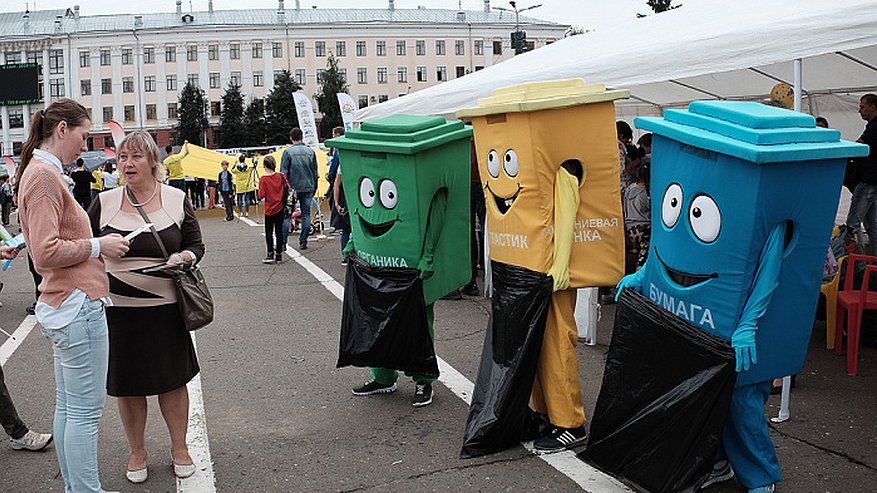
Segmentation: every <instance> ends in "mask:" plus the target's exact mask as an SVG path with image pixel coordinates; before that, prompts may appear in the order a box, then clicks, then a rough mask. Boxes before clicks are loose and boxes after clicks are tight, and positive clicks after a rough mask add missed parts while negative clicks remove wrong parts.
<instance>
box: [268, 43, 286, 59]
mask: <svg viewBox="0 0 877 493" xmlns="http://www.w3.org/2000/svg"><path fill="white" fill-rule="evenodd" d="M271 56H272V57H274V58H283V43H271Z"/></svg>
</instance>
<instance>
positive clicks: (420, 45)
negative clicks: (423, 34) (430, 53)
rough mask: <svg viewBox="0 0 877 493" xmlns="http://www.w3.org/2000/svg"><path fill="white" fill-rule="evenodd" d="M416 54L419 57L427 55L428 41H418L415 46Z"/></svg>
mask: <svg viewBox="0 0 877 493" xmlns="http://www.w3.org/2000/svg"><path fill="white" fill-rule="evenodd" d="M414 53H415V54H416V55H417V56H423V55H426V41H424V40H422V39H418V40H417V41H415V44H414Z"/></svg>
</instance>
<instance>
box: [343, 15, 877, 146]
mask: <svg viewBox="0 0 877 493" xmlns="http://www.w3.org/2000/svg"><path fill="white" fill-rule="evenodd" d="M797 58H802V59H803V74H804V76H803V89H804V100H803V106H802V108H803V109H804V111H806V112H808V113H811V114H813V115H822V116H825V117H826V118H828V120H829V123H830V125H831V126H832V127H833V128H838V129H840V130H841V131H842V133H843V134H844V138H847V139H851V140H855V139H856V138H858V136H859V134H860V133H861V131H862V128H863V122H862V121H861V119H860V118H859V116H858V114H857V113H856V110H857V107H858V98H859V96H860V95H861V94H863V93H866V92H877V0H835V1H825V0H774V1H770V2H765V1H764V0H737V1H734V2H731V1H728V0H714V1H712V2H703V3H697V4H691V5H684V7H683V8H679V9H676V10H672V11H668V12H665V13H662V14H659V15H652V16H649V17H647V18H643V19H636V18H633V19H631V20H630V21H629V22H628V23H625V24H616V25H613V26H611V27H610V28H603V29H598V30H595V31H591V32H588V33H585V34H582V35H578V36H572V37H570V38H565V39H562V40H559V41H557V42H556V43H554V44H551V45H549V46H545V47H542V48H539V49H538V50H535V51H533V52H530V53H525V54H522V55H518V56H516V57H514V58H512V59H510V60H507V61H505V62H502V63H499V64H497V65H494V66H491V67H487V68H485V69H484V70H480V71H478V72H474V73H472V74H469V75H466V76H465V77H461V78H459V79H455V80H451V81H449V82H445V83H442V84H439V85H436V86H433V87H430V88H427V89H424V90H421V91H417V92H415V93H412V94H409V95H406V96H403V97H400V98H397V99H393V100H390V101H387V102H385V103H381V104H378V105H375V106H370V107H367V108H363V109H361V110H359V111H358V112H357V113H356V119H357V120H358V121H365V120H372V119H375V118H380V117H383V116H387V115H391V114H397V113H408V114H419V115H445V116H448V117H453V114H454V113H455V112H456V111H457V110H459V109H461V108H468V107H472V106H474V105H475V104H476V101H477V100H478V99H479V98H483V97H486V96H489V95H490V94H491V92H492V91H493V90H494V89H497V88H500V87H504V86H509V85H513V84H519V83H522V82H533V81H539V80H551V79H566V78H576V77H578V78H583V79H585V81H586V82H588V83H601V84H605V85H606V86H607V87H609V88H613V89H629V90H630V93H631V99H630V100H627V101H617V102H616V106H617V109H618V114H619V117H621V118H625V119H630V118H632V117H633V116H637V115H655V114H661V111H662V110H663V108H667V107H678V106H685V105H687V104H688V102H689V101H692V100H697V99H747V100H763V99H766V98H768V97H769V94H770V90H771V88H772V87H773V86H774V85H775V84H776V83H777V82H786V83H788V84H789V85H792V82H793V64H792V62H791V61H792V60H794V59H797Z"/></svg>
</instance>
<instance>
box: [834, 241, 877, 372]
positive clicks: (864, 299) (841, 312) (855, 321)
mask: <svg viewBox="0 0 877 493" xmlns="http://www.w3.org/2000/svg"><path fill="white" fill-rule="evenodd" d="M856 262H866V263H868V265H866V266H865V276H864V278H863V279H862V286H861V287H860V288H859V289H853V276H854V275H855V269H856ZM846 263H847V265H846V276H845V278H844V285H843V289H841V290H840V291H838V292H837V331H836V332H835V335H834V354H836V355H837V356H840V355H841V354H843V334H844V331H843V327H844V318H845V315H847V314H849V321H848V322H847V330H846V333H847V375H849V376H851V377H854V376H856V373H857V372H858V369H859V361H858V358H859V333H860V331H861V327H862V311H863V310H873V309H877V292H871V291H868V284H869V281H870V277H871V273H872V272H877V257H870V256H868V255H858V254H850V255H849V256H848V257H847V259H846Z"/></svg>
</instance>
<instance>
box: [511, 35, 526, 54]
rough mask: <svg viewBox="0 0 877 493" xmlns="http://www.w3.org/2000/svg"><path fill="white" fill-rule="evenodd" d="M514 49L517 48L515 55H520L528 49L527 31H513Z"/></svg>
mask: <svg viewBox="0 0 877 493" xmlns="http://www.w3.org/2000/svg"><path fill="white" fill-rule="evenodd" d="M512 49H513V50H515V55H520V54H521V53H524V52H525V51H527V32H526V31H512Z"/></svg>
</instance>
